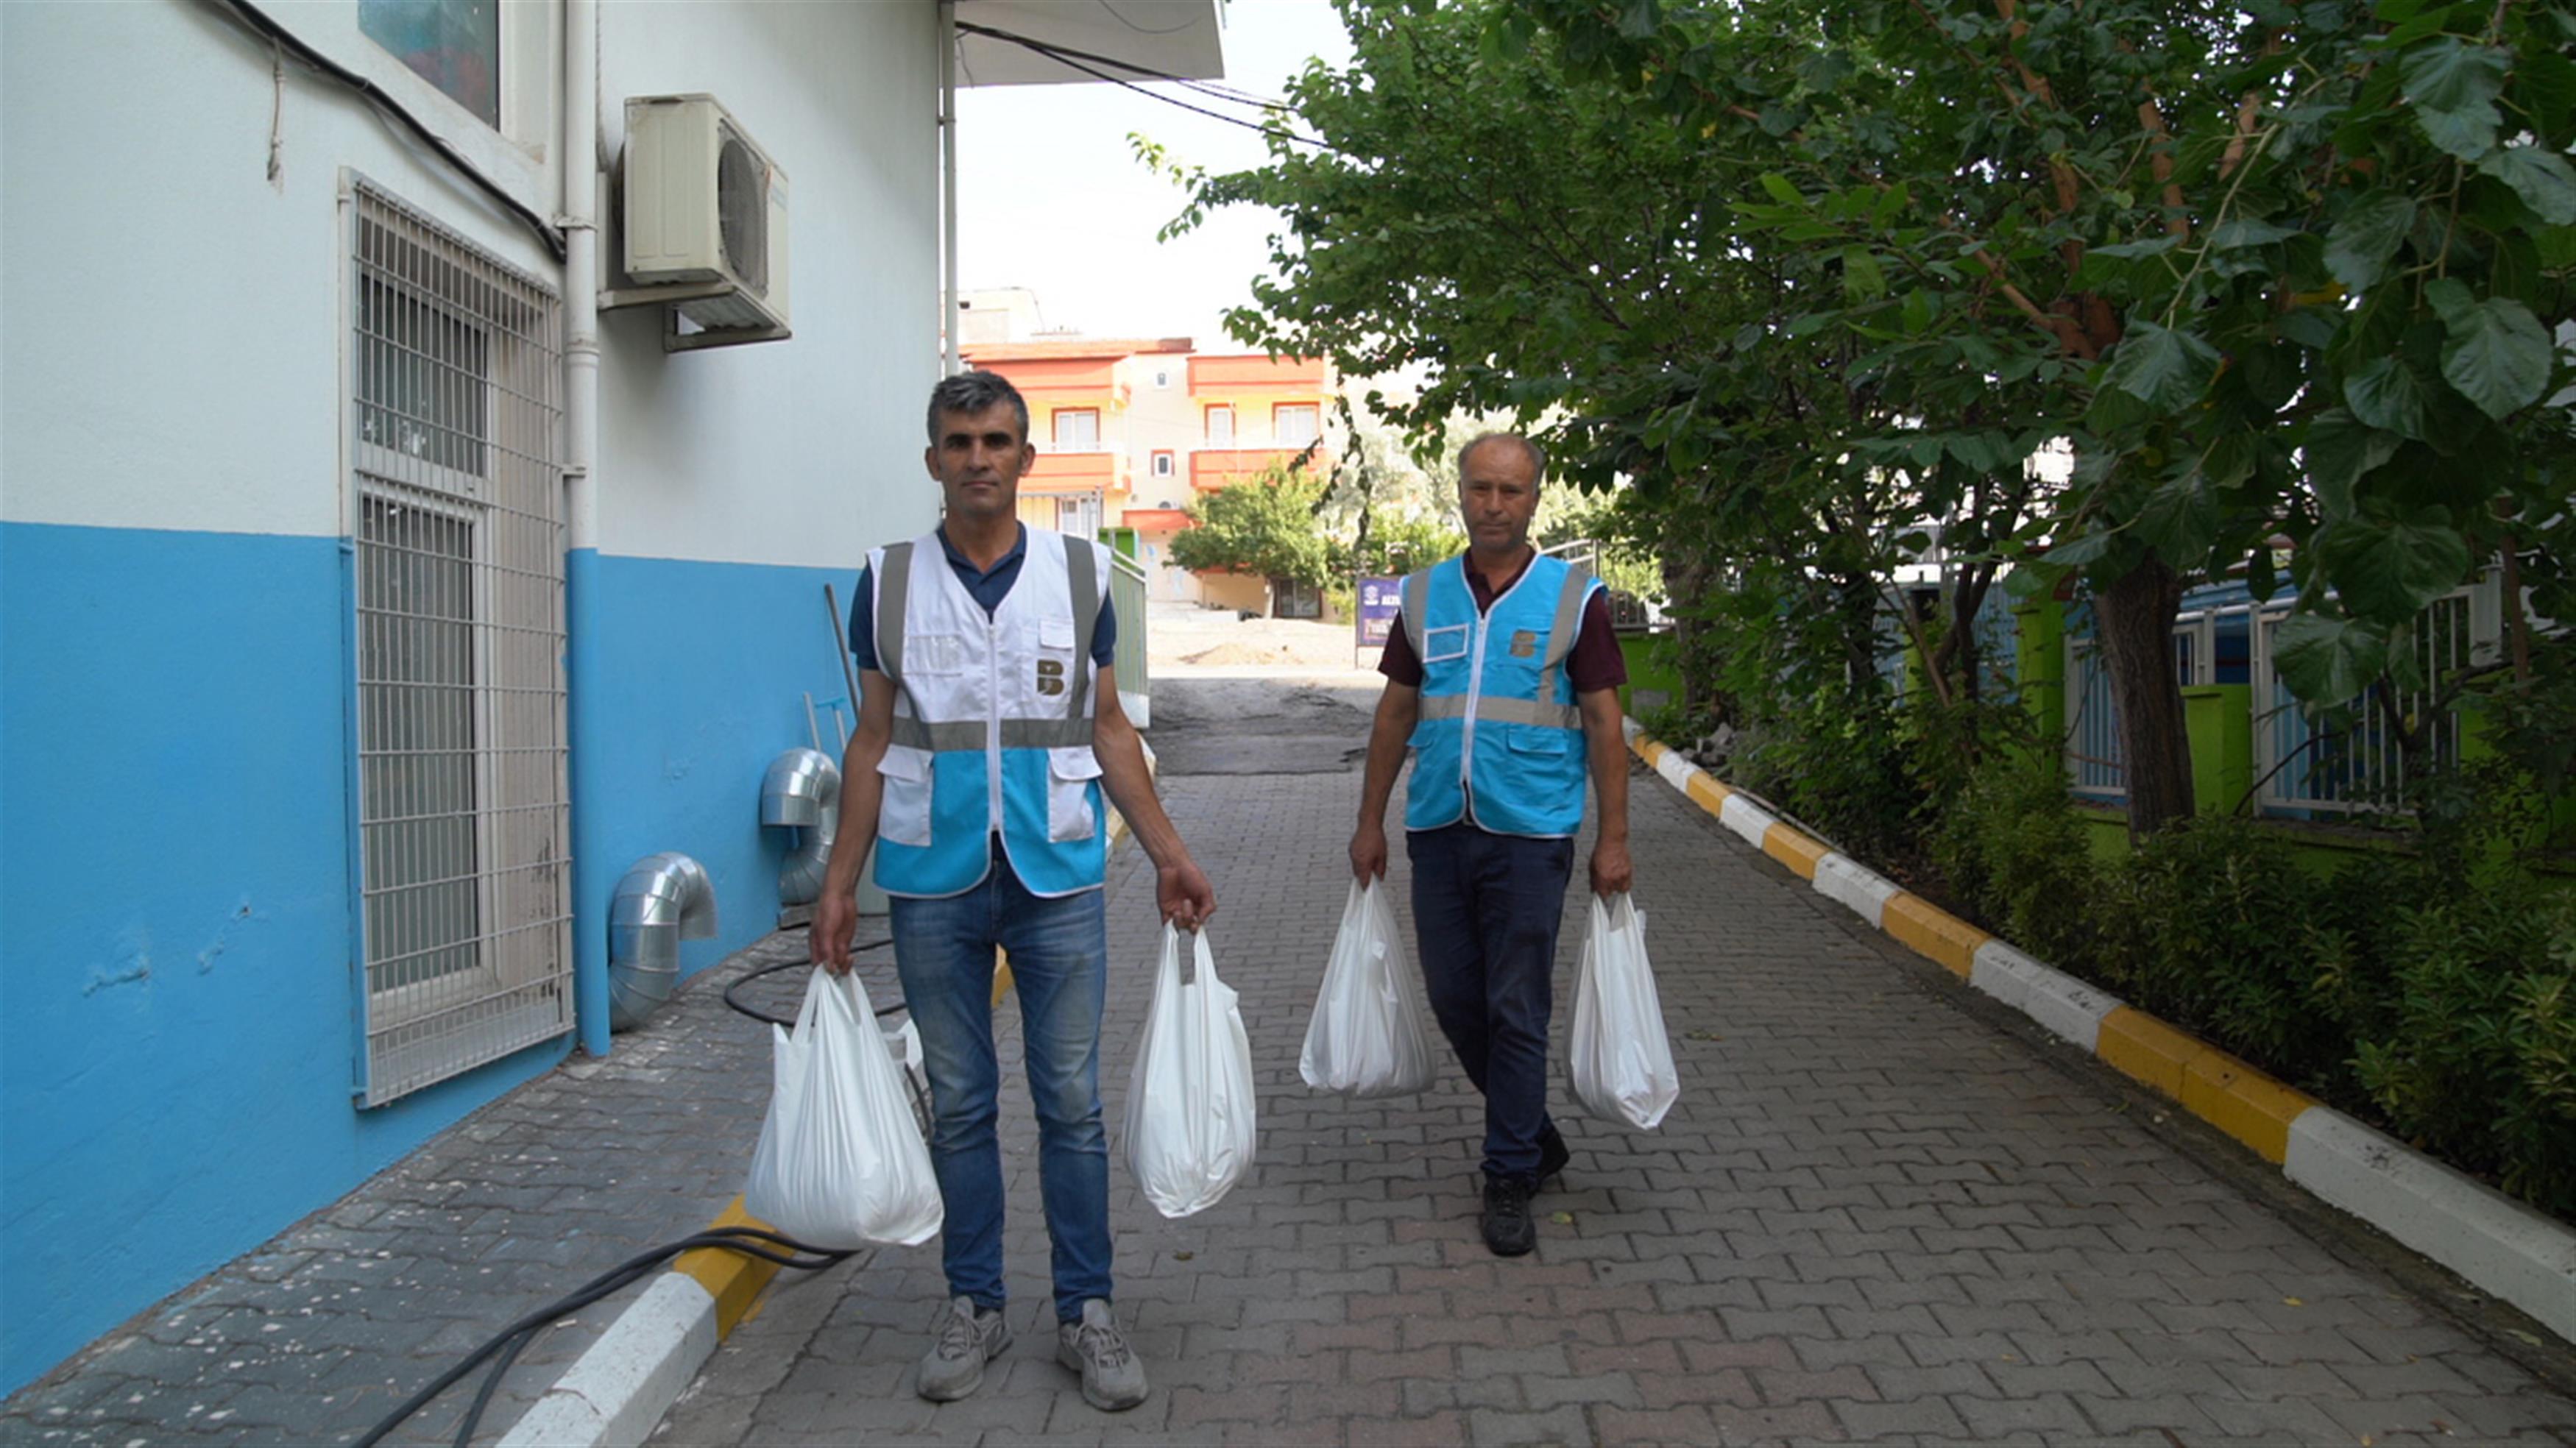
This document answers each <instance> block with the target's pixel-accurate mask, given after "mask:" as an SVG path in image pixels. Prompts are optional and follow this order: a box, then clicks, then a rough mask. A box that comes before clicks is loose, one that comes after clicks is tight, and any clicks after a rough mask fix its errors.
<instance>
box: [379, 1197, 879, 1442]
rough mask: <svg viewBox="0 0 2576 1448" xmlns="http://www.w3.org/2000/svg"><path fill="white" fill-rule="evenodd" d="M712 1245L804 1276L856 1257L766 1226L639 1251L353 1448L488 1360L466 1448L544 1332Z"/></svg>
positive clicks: (503, 1334) (469, 1414) (465, 1423)
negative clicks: (507, 1376)
mask: <svg viewBox="0 0 2576 1448" xmlns="http://www.w3.org/2000/svg"><path fill="white" fill-rule="evenodd" d="M708 1247H711V1248H717V1249H720V1250H723V1251H727V1252H739V1253H741V1254H742V1255H744V1256H746V1257H756V1258H759V1259H760V1260H761V1261H763V1262H774V1263H776V1264H777V1265H779V1266H781V1267H793V1268H796V1269H797V1270H799V1271H804V1272H818V1271H821V1270H822V1269H824V1268H826V1267H830V1266H832V1265H833V1264H835V1263H838V1262H841V1261H843V1260H845V1259H847V1258H848V1257H850V1256H851V1255H852V1254H851V1253H849V1252H838V1251H829V1250H826V1249H824V1248H821V1247H814V1246H809V1245H807V1244H805V1243H803V1242H799V1241H797V1240H796V1239H794V1238H792V1237H786V1236H782V1235H780V1234H779V1233H776V1232H773V1231H770V1230H768V1229H767V1228H765V1227H750V1226H733V1227H710V1228H708V1229H707V1230H705V1231H703V1232H693V1233H691V1234H690V1235H688V1236H686V1237H682V1238H680V1239H679V1240H678V1241H676V1242H665V1243H663V1244H662V1245H661V1246H659V1247H655V1248H652V1249H651V1250H649V1251H645V1252H639V1253H637V1254H636V1255H634V1256H632V1257H629V1258H627V1259H626V1260H625V1261H623V1262H620V1263H618V1264H617V1265H616V1266H614V1267H612V1268H610V1269H608V1270H607V1271H606V1272H603V1273H601V1274H600V1275H598V1276H597V1277H594V1278H592V1279H591V1280H590V1281H588V1282H586V1283H584V1284H582V1285H581V1286H580V1287H579V1288H577V1289H575V1290H574V1291H573V1292H572V1293H571V1294H570V1295H569V1296H566V1297H563V1298H561V1299H559V1300H557V1301H554V1302H550V1303H547V1304H546V1305H545V1306H543V1307H541V1308H538V1309H537V1310H536V1311H534V1312H531V1313H528V1314H526V1315H524V1316H522V1317H520V1318H519V1319H518V1320H517V1321H515V1322H513V1323H511V1324H510V1325H509V1326H508V1327H505V1328H503V1329H501V1331H500V1332H498V1333H496V1334H494V1335H493V1336H492V1337H490V1338H488V1339H486V1340H485V1341H484V1343H483V1345H482V1346H480V1347H478V1348H476V1349H474V1351H472V1352H471V1353H468V1354H466V1356H465V1357H464V1359H463V1360H462V1361H460V1362H458V1363H457V1364H456V1365H455V1366H454V1367H451V1368H449V1369H448V1370H447V1371H445V1372H443V1373H441V1374H439V1375H438V1376H437V1377H435V1378H433V1379H431V1380H430V1381H429V1383H428V1384H427V1385H426V1386H424V1387H422V1388H421V1389H420V1391H418V1392H416V1393H413V1394H412V1395H411V1396H410V1397H408V1398H405V1399H403V1401H402V1402H401V1403H400V1404H398V1405H397V1406H396V1407H395V1408H394V1410H393V1411H392V1412H390V1413H387V1414H386V1415H385V1416H384V1417H383V1418H382V1419H380V1420H379V1421H378V1422H377V1423H376V1425H375V1426H374V1427H372V1428H369V1429H368V1430H367V1431H366V1432H365V1433H364V1434H363V1435H361V1436H360V1437H359V1438H358V1439H357V1440H356V1441H355V1443H354V1444H353V1445H352V1448H375V1445H377V1444H379V1443H382V1442H383V1441H384V1440H385V1439H386V1437H387V1436H389V1435H390V1434H392V1432H393V1431H394V1430H395V1429H396V1428H399V1427H401V1426H402V1425H403V1424H404V1423H405V1422H406V1421H408V1420H409V1419H410V1418H411V1416H412V1415H413V1414H415V1413H418V1412H419V1411H420V1410H421V1409H423V1408H425V1407H427V1406H429V1404H430V1403H431V1402H432V1401H434V1400H435V1399H436V1398H437V1397H438V1396H439V1395H440V1394H441V1393H444V1392H446V1391H447V1390H448V1389H449V1388H451V1387H454V1386H455V1385H456V1384H457V1383H458V1382H460V1381H462V1380H463V1379H464V1377H465V1375H466V1374H467V1373H470V1372H472V1371H474V1369H475V1368H476V1367H477V1366H480V1365H481V1364H483V1363H484V1362H486V1361H487V1360H488V1361H492V1364H493V1365H492V1368H491V1370H490V1371H489V1374H488V1375H487V1376H486V1378H485V1380H484V1382H483V1384H482V1386H481V1387H480V1388H479V1389H478V1390H477V1391H476V1393H475V1395H474V1401H473V1403H472V1404H471V1405H470V1406H469V1407H468V1408H467V1409H466V1411H465V1416H464V1417H463V1418H462V1419H460V1420H459V1421H458V1423H457V1428H456V1442H457V1444H458V1445H459V1448H463V1445H464V1444H467V1443H469V1442H471V1441H472V1440H473V1437H474V1430H475V1429H476V1428H477V1427H479V1426H480V1425H481V1423H482V1420H483V1412H484V1410H485V1409H486V1408H487V1407H489V1406H490V1405H491V1401H492V1395H493V1393H494V1392H495V1391H496V1390H497V1388H498V1387H499V1385H500V1381H501V1377H502V1374H504V1373H506V1372H508V1371H509V1369H510V1365H511V1364H512V1363H514V1362H516V1361H517V1360H518V1357H519V1354H520V1353H521V1352H522V1351H524V1350H525V1349H526V1348H527V1346H528V1344H529V1343H530V1342H532V1341H534V1340H535V1339H536V1336H537V1334H538V1333H539V1332H542V1331H543V1330H545V1328H546V1327H547V1326H548V1325H550V1324H552V1323H554V1322H555V1321H557V1320H558V1319H560V1318H563V1317H565V1316H567V1315H569V1314H571V1313H575V1312H579V1311H581V1310H582V1309H583V1308H586V1307H588V1306H590V1305H591V1304H592V1303H595V1302H597V1301H599V1300H600V1299H601V1298H604V1297H609V1296H612V1295H614V1294H615V1293H617V1292H619V1291H621V1290H623V1289H625V1288H627V1287H631V1286H633V1285H634V1284H635V1283H636V1282H638V1281H639V1280H641V1279H642V1278H643V1277H644V1276H645V1275H646V1274H648V1273H650V1272H651V1271H652V1270H653V1269H654V1268H656V1267H658V1266H660V1265H661V1264H662V1263H664V1262H666V1261H669V1260H670V1259H671V1258H673V1257H676V1256H679V1255H680V1254H681V1253H683V1252H693V1251H696V1250H698V1249H700V1248H708Z"/></svg>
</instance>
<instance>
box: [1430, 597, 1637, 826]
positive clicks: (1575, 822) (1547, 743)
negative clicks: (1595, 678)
mask: <svg viewBox="0 0 2576 1448" xmlns="http://www.w3.org/2000/svg"><path fill="white" fill-rule="evenodd" d="M1600 586H1601V582H1600V580H1599V579H1596V578H1594V577H1593V576H1592V570H1591V569H1589V568H1586V567H1584V566H1582V565H1581V564H1569V563H1567V562H1566V561H1565V560H1563V559H1561V558H1552V557H1549V556H1548V555H1546V554H1544V553H1542V554H1540V555H1539V556H1538V557H1536V558H1533V559H1531V560H1530V566H1529V567H1528V568H1527V569H1526V570H1524V571H1523V572H1522V574H1521V576H1520V580H1519V581H1518V582H1516V583H1514V584H1513V585H1512V586H1511V587H1510V588H1508V589H1506V590H1504V592H1503V595H1502V596H1501V597H1500V598H1497V599H1495V600H1494V603H1493V607H1492V608H1490V609H1488V610H1486V611H1485V612H1484V613H1481V614H1480V613H1478V612H1477V611H1476V596H1475V594H1474V593H1472V592H1471V591H1469V589H1468V585H1467V569H1466V560H1465V559H1464V558H1452V559H1450V560H1449V561H1448V562H1446V563H1439V564H1434V565H1433V566H1431V567H1430V568H1427V569H1424V570H1423V571H1422V572H1420V573H1416V574H1412V575H1410V576H1409V577H1407V578H1406V579H1405V580H1404V603H1403V608H1404V627H1405V636H1406V637H1407V638H1408V639H1410V640H1411V641H1412V643H1413V646H1414V652H1415V653H1417V654H1418V655H1420V656H1421V659H1422V713H1421V720H1420V722H1419V723H1417V724H1415V725H1414V728H1413V740H1412V743H1413V773H1412V775H1411V777H1410V778H1409V780H1408V782H1407V784H1406V786H1405V806H1404V827H1405V828H1406V829H1409V830H1436V829H1439V828H1441V827H1442V826H1444V825H1453V824H1456V823H1457V822H1458V821H1460V820H1462V819H1463V820H1467V821H1469V822H1470V823H1472V824H1474V825H1475V826H1476V827H1477V828H1479V829H1483V830H1487V831H1490V832H1492V833H1494V834H1501V835H1530V836H1535V837H1538V838H1542V839H1562V838H1564V837H1566V836H1568V835H1571V834H1573V833H1574V832H1575V831H1577V830H1579V829H1581V828H1582V827H1583V786H1584V780H1585V768H1584V766H1585V757H1584V745H1583V715H1582V713H1581V711H1580V710H1578V709H1577V708H1576V706H1575V702H1574V682H1573V680H1571V679H1569V678H1567V677H1566V673H1565V660H1566V657H1567V655H1569V654H1571V653H1573V652H1574V637H1575V632H1576V630H1578V629H1580V628H1581V627H1582V626H1583V606H1584V602H1585V600H1587V599H1589V598H1590V597H1591V596H1592V591H1593V590H1594V589H1596V588H1599V587H1600Z"/></svg>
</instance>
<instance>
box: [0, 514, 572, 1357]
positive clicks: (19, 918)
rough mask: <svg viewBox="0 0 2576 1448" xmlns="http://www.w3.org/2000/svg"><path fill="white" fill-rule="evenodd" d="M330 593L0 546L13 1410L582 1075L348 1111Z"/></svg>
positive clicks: (161, 540)
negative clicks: (523, 1100) (412, 1161)
mask: <svg viewBox="0 0 2576 1448" xmlns="http://www.w3.org/2000/svg"><path fill="white" fill-rule="evenodd" d="M340 568H341V563H340V546H339V542H338V540H336V539H332V538H297V537H278V536H267V535H252V534H221V533H179V532H157V531H148V530H137V529H108V528H79V527H59V526H50V525H41V524H25V523H11V524H0V697H5V700H6V707H5V709H0V721H5V722H0V731H5V732H0V860H5V861H6V866H5V873H0V1104H4V1105H0V1238H5V1240H6V1242H7V1260H6V1264H5V1270H0V1391H6V1390H9V1389H14V1388H16V1387H17V1386H19V1385H20V1384H22V1383H24V1382H26V1381H27V1380H29V1379H30V1378H33V1377H36V1376H37V1375H39V1374H41V1373H43V1372H44V1371H45V1370H46V1369H48V1368H50V1367H52V1366H53V1365H54V1364H55V1363H56V1362H58V1361H60V1360H61V1359H62V1358H64V1357H66V1356H68V1355H69V1354H71V1353H72V1352H74V1351H76V1350H78V1349H79V1348H80V1347H81V1346H82V1345H83V1344H84V1343H86V1342H88V1341H89V1340H90V1339H91V1338H93V1337H95V1336H97V1335H98V1334H99V1333H101V1332H104V1331H106V1330H107V1329H109V1328H111V1327H114V1326H115V1325H116V1324H117V1323H119V1322H121V1321H123V1320H124V1319H125V1318H127V1317H129V1316H131V1315H132V1314H134V1313H135V1312H138V1311H140V1310H142V1309H143V1308H145V1307H147V1306H149V1305H150V1304H151V1303H153V1302H154V1301H156V1300H158V1299H159V1298H161V1297H163V1296H165V1295H166V1294H168V1293H170V1292H171V1291H173V1290H175V1289H177V1288H179V1287H181V1286H184V1285H185V1284H187V1283H188V1282H189V1281H191V1280H193V1279H195V1278H196V1277H199V1276H201V1275H203V1274H204V1273H206V1272H208V1271H211V1270H213V1269H214V1268H215V1267H217V1266H219V1265H221V1264H222V1263H223V1262H225V1261H226V1260H228V1259H230V1258H231V1257H233V1256H235V1255H237V1254H239V1253H241V1252H243V1251H245V1250H247V1249H249V1248H251V1247H253V1246H256V1245H257V1244H259V1243H260V1242H262V1241H264V1240H266V1239H267V1238H269V1237H270V1236H272V1235H274V1234H275V1233H276V1232H277V1231H278V1230H279V1229H280V1228H283V1227H285V1226H286V1225H287V1224H289V1223H291V1222H293V1221H294V1220H295V1219H297V1218H298V1217H301V1216H303V1215H305V1214H306V1213H308V1212H311V1211H313V1210H314V1209H315V1208H317V1207H320V1206H322V1205H323V1204H325V1203H327V1202H329V1201H331V1200H333V1199H334V1198H337V1197H338V1196H340V1195H342V1194H343V1193H345V1192H347V1191H348V1190H349V1189H350V1188H352V1187H354V1186H356V1185H357V1184H358V1183H360V1182H361V1181H364V1180H365V1179H366V1178H367V1177H368V1176H369V1175H371V1174H373V1173H374V1172H376V1171H377V1170H379V1169H381V1168H382V1167H384V1166H385V1165H386V1164H388V1163H390V1162H392V1161H393V1160H395V1159H396V1158H398V1157H400V1156H401V1155H402V1154H403V1153H404V1152H407V1151H409V1150H411V1149H412V1148H413V1147H415V1146H417V1145H419V1144H420V1143H421V1142H422V1141H423V1140H424V1139H426V1138H427V1137H428V1136H429V1135H431V1134H432V1133H433V1132H435V1131H437V1130H438V1129H439V1128H441V1127H443V1126H446V1125H448V1124H449V1123H451V1122H453V1121H455V1120H456V1119H457V1118H458V1117H460V1116H462V1115H464V1114H465V1113H466V1112H467V1111H470V1110H472V1109H473V1108H474V1107H476V1106H478V1105H480V1104H482V1103H483V1102H485V1101H487V1100H489V1099H491V1098H492V1097H493V1096H495V1095H498V1094H499V1093H500V1092H502V1091H504V1090H507V1089H508V1088H509V1087H511V1086H513V1085H515V1084H517V1083H518V1082H520V1081H522V1080H524V1079H526V1078H527V1077H529V1076H531V1075H533V1074H535V1073H537V1072H539V1071H542V1070H544V1069H546V1068H547V1067H549V1066H551V1065H552V1064H553V1063H554V1062H555V1061H557V1060H559V1059H561V1057H562V1055H563V1052H564V1050H565V1049H566V1042H561V1041H559V1042H554V1043H550V1044H548V1045H545V1046H540V1047H534V1048H531V1049H530V1050H528V1051H524V1052H521V1053H520V1054H519V1055H517V1056H515V1057H513V1058H511V1059H510V1060H508V1061H504V1062H499V1063H495V1064H494V1065H493V1066H491V1067H488V1068H486V1069H484V1070H481V1071H477V1072H473V1073H471V1074H469V1075H468V1076H466V1077H465V1078H464V1079H462V1080H459V1081H453V1082H449V1083H447V1084H446V1085H444V1086H442V1087H440V1088H437V1089H434V1090H430V1091H425V1092H421V1093H419V1094H417V1095H414V1096H412V1097H409V1098H407V1099H405V1100H403V1101H401V1102H398V1103H396V1104H394V1105H392V1106H389V1107H386V1108H383V1109H380V1110H376V1111H363V1112H362V1111H359V1110H357V1109H356V1108H355V1107H354V1106H353V1105H352V1103H351V1097H350V1091H349V1087H350V1061H351V1033H352V1029H353V1027H352V1020H353V1014H352V995H351V972H350V965H349V940H350V931H349V925H350V919H349V912H350V902H349V892H348V877H349V872H348V859H347V832H346V823H345V821H346V818H347V804H348V801H347V788H346V782H345V772H344V769H343V766H342V758H343V741H342V734H341V727H342V718H343V697H344V691H345V689H346V687H347V682H346V681H347V669H346V667H345V664H344V659H343V653H342V650H343V648H344V643H343V635H342V624H341V613H342V610H343V608H344V607H345V601H344V596H343V593H342V586H341V573H340Z"/></svg>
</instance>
